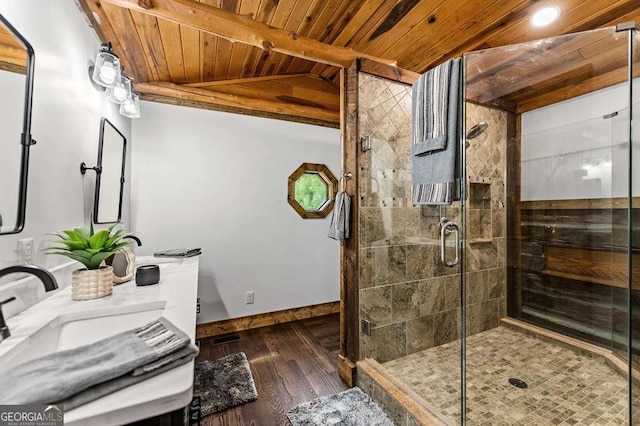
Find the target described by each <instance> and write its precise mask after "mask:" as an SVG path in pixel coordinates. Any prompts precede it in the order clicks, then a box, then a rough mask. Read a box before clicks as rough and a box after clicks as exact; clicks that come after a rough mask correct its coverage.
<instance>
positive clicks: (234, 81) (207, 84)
mask: <svg viewBox="0 0 640 426" xmlns="http://www.w3.org/2000/svg"><path fill="white" fill-rule="evenodd" d="M309 75H310V74H280V75H265V76H262V77H249V78H235V79H231V80H215V81H203V82H201V83H188V84H184V85H183V86H187V87H214V86H225V85H229V84H241V83H254V82H257V81H270V80H281V79H283V78H294V77H307V76H309Z"/></svg>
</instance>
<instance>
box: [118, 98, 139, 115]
mask: <svg viewBox="0 0 640 426" xmlns="http://www.w3.org/2000/svg"><path fill="white" fill-rule="evenodd" d="M120 114H122V115H124V116H125V117H129V118H140V96H138V95H137V94H136V93H133V94H132V95H131V97H130V98H127V99H125V100H124V102H122V104H120Z"/></svg>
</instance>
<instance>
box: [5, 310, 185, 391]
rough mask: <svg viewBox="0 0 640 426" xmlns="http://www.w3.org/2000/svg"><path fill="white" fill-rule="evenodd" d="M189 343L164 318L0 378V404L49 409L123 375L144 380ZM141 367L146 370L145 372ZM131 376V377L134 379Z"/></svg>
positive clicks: (31, 363) (19, 368) (19, 367)
mask: <svg viewBox="0 0 640 426" xmlns="http://www.w3.org/2000/svg"><path fill="white" fill-rule="evenodd" d="M189 340H190V339H189V337H188V336H187V335H186V334H184V333H183V332H182V331H180V330H179V329H177V328H176V327H175V326H174V325H173V324H171V323H170V322H169V321H168V320H166V319H165V318H160V319H158V320H156V321H153V322H151V323H149V324H147V325H145V326H144V327H140V328H136V329H134V330H129V331H125V332H123V333H119V334H116V335H114V336H112V337H109V338H106V339H103V340H100V341H98V342H95V343H93V344H90V345H86V346H81V347H78V348H75V349H70V350H66V351H61V352H56V353H53V354H51V355H47V356H45V357H42V358H38V359H34V360H32V361H28V362H25V363H24V364H20V365H18V366H17V367H15V368H12V369H11V370H9V371H6V372H4V373H0V383H1V384H2V386H0V404H51V403H56V402H59V401H64V400H65V399H68V398H70V397H72V396H74V395H77V394H78V393H80V392H82V391H85V390H86V389H89V388H91V387H93V386H96V385H98V384H100V383H105V382H109V381H111V380H114V379H117V378H119V377H122V376H124V375H127V374H130V375H131V376H132V377H139V378H141V380H144V379H143V378H142V377H145V374H149V372H151V373H153V372H155V373H156V374H157V371H159V370H160V369H162V368H163V367H166V366H167V365H169V364H166V363H163V362H161V360H163V359H165V358H166V357H169V358H171V362H174V361H175V359H174V358H175V356H177V355H176V354H177V353H178V352H179V351H181V350H183V349H185V348H186V347H187V346H188V345H189ZM145 366H150V367H149V368H148V372H147V371H145V370H144V367H145ZM141 368H142V370H140V369H141ZM136 372H137V375H136Z"/></svg>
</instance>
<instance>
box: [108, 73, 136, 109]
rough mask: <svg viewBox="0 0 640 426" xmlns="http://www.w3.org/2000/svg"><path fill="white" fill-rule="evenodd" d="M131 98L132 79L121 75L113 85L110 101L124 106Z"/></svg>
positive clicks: (110, 91)
mask: <svg viewBox="0 0 640 426" xmlns="http://www.w3.org/2000/svg"><path fill="white" fill-rule="evenodd" d="M130 97H131V79H130V78H129V77H127V76H126V75H124V74H122V71H121V73H120V79H119V80H118V81H116V82H115V83H114V84H113V87H111V89H110V90H109V100H110V101H111V102H115V103H117V104H122V103H123V102H124V101H125V100H127V99H129V98H130Z"/></svg>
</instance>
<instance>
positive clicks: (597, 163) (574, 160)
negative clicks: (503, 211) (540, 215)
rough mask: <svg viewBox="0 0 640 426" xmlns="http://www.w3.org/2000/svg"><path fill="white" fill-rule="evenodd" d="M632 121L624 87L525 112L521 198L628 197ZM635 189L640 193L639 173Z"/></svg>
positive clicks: (638, 91)
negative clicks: (612, 114)
mask: <svg viewBox="0 0 640 426" xmlns="http://www.w3.org/2000/svg"><path fill="white" fill-rule="evenodd" d="M634 89H635V93H634V95H640V81H636V82H635V84H634ZM635 99H636V100H637V99H640V98H638V96H635ZM638 111H640V104H634V114H637V113H638ZM613 112H618V115H617V116H616V117H613V118H609V119H603V116H605V115H607V114H611V113H613ZM628 123H629V85H628V84H626V83H625V84H620V85H617V86H613V87H609V88H606V89H602V90H598V91H595V92H592V93H589V94H587V95H584V96H580V97H577V98H573V99H570V100H567V101H564V102H559V103H556V104H553V105H549V106H546V107H544V108H539V109H536V110H533V111H530V112H526V113H524V114H522V200H562V199H581V198H609V197H624V196H626V195H627V194H628V189H629V185H628V164H629V150H628V139H629V137H628V136H629V130H628ZM636 128H637V126H636ZM633 188H634V195H640V173H636V174H635V176H634V182H633Z"/></svg>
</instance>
